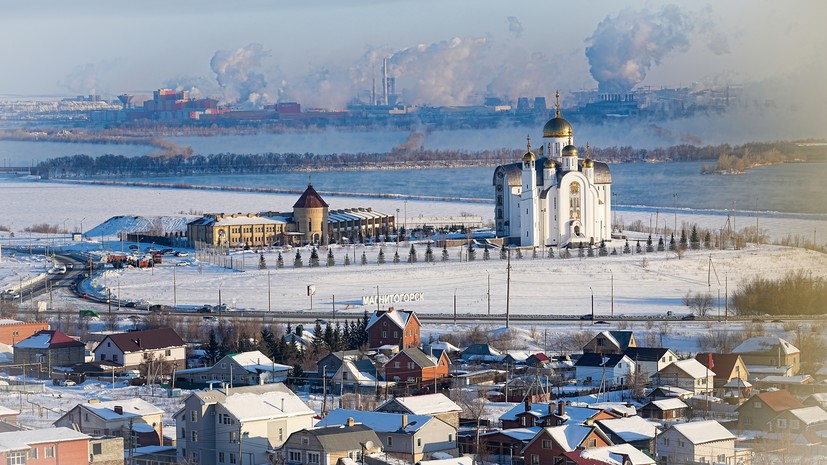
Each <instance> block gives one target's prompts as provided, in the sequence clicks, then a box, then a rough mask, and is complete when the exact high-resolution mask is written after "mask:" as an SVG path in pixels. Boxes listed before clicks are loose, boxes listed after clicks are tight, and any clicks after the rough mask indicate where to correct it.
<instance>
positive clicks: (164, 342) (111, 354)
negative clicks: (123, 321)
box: [92, 328, 187, 370]
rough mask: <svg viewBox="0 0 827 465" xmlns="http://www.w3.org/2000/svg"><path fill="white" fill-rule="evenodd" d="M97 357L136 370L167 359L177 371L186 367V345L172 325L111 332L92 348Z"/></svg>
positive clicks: (166, 361)
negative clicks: (146, 364)
mask: <svg viewBox="0 0 827 465" xmlns="http://www.w3.org/2000/svg"><path fill="white" fill-rule="evenodd" d="M92 353H93V354H94V356H95V360H107V361H110V362H114V363H118V364H120V365H121V366H122V367H123V368H129V369H136V368H139V367H140V366H141V365H142V364H144V363H145V362H146V361H147V360H152V361H154V362H163V363H164V364H166V365H167V366H169V367H174V368H175V369H176V370H183V369H184V368H186V360H187V357H186V344H185V343H184V341H183V339H181V336H179V335H178V334H177V333H176V332H175V331H174V330H173V329H172V328H158V329H147V330H144V331H130V332H128V333H118V334H110V335H108V336H106V337H104V338H103V340H101V342H99V343H98V345H97V346H95V348H94V349H93V350H92Z"/></svg>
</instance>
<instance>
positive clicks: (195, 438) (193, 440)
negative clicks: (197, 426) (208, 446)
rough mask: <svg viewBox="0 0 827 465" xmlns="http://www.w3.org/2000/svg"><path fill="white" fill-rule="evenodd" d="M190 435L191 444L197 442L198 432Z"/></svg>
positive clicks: (192, 432)
mask: <svg viewBox="0 0 827 465" xmlns="http://www.w3.org/2000/svg"><path fill="white" fill-rule="evenodd" d="M190 434H191V435H192V442H198V431H195V430H193V431H190Z"/></svg>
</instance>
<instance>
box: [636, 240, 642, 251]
mask: <svg viewBox="0 0 827 465" xmlns="http://www.w3.org/2000/svg"><path fill="white" fill-rule="evenodd" d="M635 253H643V247H642V246H641V245H640V241H637V245H635Z"/></svg>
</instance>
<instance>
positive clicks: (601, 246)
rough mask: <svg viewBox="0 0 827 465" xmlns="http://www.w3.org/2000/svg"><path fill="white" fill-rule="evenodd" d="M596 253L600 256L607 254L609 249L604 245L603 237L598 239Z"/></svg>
mask: <svg viewBox="0 0 827 465" xmlns="http://www.w3.org/2000/svg"><path fill="white" fill-rule="evenodd" d="M598 253H599V255H600V256H601V257H605V256H607V255H609V249H608V248H607V247H606V240H605V239H604V240H601V241H600V251H599V252H598Z"/></svg>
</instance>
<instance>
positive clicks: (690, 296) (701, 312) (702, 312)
mask: <svg viewBox="0 0 827 465" xmlns="http://www.w3.org/2000/svg"><path fill="white" fill-rule="evenodd" d="M683 304H684V305H686V306H687V307H689V308H690V309H692V312H693V313H695V314H697V315H698V316H706V314H707V313H709V312H711V311H712V294H709V293H707V292H695V293H693V292H692V291H689V292H687V293H686V295H685V296H684V297H683Z"/></svg>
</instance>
